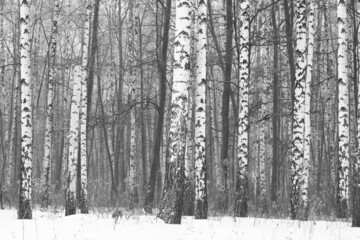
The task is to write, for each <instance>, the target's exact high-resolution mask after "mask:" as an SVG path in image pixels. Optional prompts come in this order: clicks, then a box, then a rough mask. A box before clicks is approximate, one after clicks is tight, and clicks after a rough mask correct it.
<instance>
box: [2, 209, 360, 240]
mask: <svg viewBox="0 0 360 240" xmlns="http://www.w3.org/2000/svg"><path fill="white" fill-rule="evenodd" d="M350 226H351V224H350V223H349V222H326V221H316V222H314V221H308V222H300V221H291V220H277V219H260V218H236V219H235V218H232V217H212V218H209V219H208V220H194V219H193V218H191V217H184V218H183V222H182V224H181V225H168V224H164V223H163V222H162V221H161V220H160V219H157V218H155V217H154V216H149V215H147V216H145V215H141V216H138V215H131V216H129V215H128V216H126V215H125V216H124V217H123V218H122V219H119V220H118V222H117V223H115V221H114V219H112V218H111V215H110V214H105V213H96V214H89V215H82V214H77V215H73V216H69V217H64V216H63V212H61V213H57V214H55V213H51V212H42V211H34V212H33V219H32V220H17V215H16V211H15V210H0V239H1V240H12V239H21V240H23V239H25V240H52V239H54V240H60V239H64V240H72V239H74V240H75V239H76V240H82V239H86V240H95V239H96V240H111V239H132V240H137V239H144V240H151V239H154V240H155V239H156V240H162V239H166V240H177V239H191V240H202V239H204V240H210V239H219V240H226V239H237V240H244V239H256V240H257V239H260V240H265V239H273V240H281V239H284V240H295V239H299V240H307V239H320V240H321V239H326V240H332V239H348V240H357V239H359V240H360V228H351V227H350Z"/></svg>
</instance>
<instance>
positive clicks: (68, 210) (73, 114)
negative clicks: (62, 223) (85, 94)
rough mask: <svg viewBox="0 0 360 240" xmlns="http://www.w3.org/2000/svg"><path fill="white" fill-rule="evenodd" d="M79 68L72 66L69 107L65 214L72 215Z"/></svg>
mask: <svg viewBox="0 0 360 240" xmlns="http://www.w3.org/2000/svg"><path fill="white" fill-rule="evenodd" d="M81 70H82V68H81V66H79V65H77V66H75V67H74V72H73V77H74V84H73V95H72V98H71V107H70V109H71V110H70V135H69V163H68V175H67V179H66V181H67V190H66V203H65V215H72V214H75V213H76V179H77V164H78V152H79V145H78V143H79V117H80V106H81V77H82V71H81Z"/></svg>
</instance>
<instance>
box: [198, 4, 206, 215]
mask: <svg viewBox="0 0 360 240" xmlns="http://www.w3.org/2000/svg"><path fill="white" fill-rule="evenodd" d="M207 4H208V1H207V0H197V4H196V7H197V11H196V17H195V24H196V28H195V31H196V36H195V37H196V40H197V42H196V58H197V59H196V95H195V104H196V105H195V106H196V109H195V219H206V218H207V210H208V209H207V208H208V205H207V187H206V157H205V153H206V151H205V139H206V127H205V126H206V46H207V12H206V11H207Z"/></svg>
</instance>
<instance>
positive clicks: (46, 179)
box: [42, 0, 60, 207]
mask: <svg viewBox="0 0 360 240" xmlns="http://www.w3.org/2000/svg"><path fill="white" fill-rule="evenodd" d="M59 7H60V3H59V1H58V0H55V1H54V13H53V14H54V16H53V22H52V24H53V26H52V33H51V45H50V66H49V82H48V96H47V107H46V126H45V145H44V159H43V169H42V171H43V173H42V188H43V189H42V191H43V198H42V206H43V207H47V206H48V204H49V191H50V177H51V176H50V175H51V171H50V165H51V160H52V158H51V149H52V142H51V139H52V132H53V131H52V128H53V116H52V115H53V102H54V82H55V77H56V70H55V61H56V44H57V33H58V30H57V23H58V14H59Z"/></svg>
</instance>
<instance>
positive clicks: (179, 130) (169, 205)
mask: <svg viewBox="0 0 360 240" xmlns="http://www.w3.org/2000/svg"><path fill="white" fill-rule="evenodd" d="M175 4H176V22H175V28H176V31H175V44H174V72H173V86H172V98H171V122H170V131H169V141H170V142H169V149H168V152H169V161H168V167H167V173H166V174H167V175H168V176H167V179H165V183H164V185H165V186H164V189H163V199H162V203H161V210H160V214H159V217H160V218H162V219H163V220H164V221H165V222H166V223H176V224H180V223H181V216H182V197H183V180H184V176H183V174H184V155H185V147H186V144H185V140H186V117H187V113H188V81H189V79H190V25H191V5H190V4H191V3H190V0H177V1H176V2H175Z"/></svg>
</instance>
